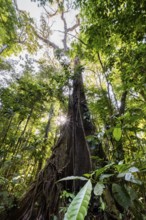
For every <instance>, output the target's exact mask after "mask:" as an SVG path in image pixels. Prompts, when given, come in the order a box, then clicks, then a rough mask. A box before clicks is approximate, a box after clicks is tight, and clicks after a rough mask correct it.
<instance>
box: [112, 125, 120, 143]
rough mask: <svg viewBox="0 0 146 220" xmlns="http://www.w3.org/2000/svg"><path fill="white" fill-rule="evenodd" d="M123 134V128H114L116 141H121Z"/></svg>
mask: <svg viewBox="0 0 146 220" xmlns="http://www.w3.org/2000/svg"><path fill="white" fill-rule="evenodd" d="M121 136H122V130H121V128H117V127H116V128H114V130H113V137H114V138H115V140H116V141H119V140H120V139H121Z"/></svg>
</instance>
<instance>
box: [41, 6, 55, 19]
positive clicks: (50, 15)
mask: <svg viewBox="0 0 146 220" xmlns="http://www.w3.org/2000/svg"><path fill="white" fill-rule="evenodd" d="M43 9H44V10H45V12H46V13H47V15H49V17H50V18H52V17H54V16H55V15H56V14H57V12H58V10H56V11H54V13H50V12H49V11H48V10H47V9H46V8H45V6H43ZM52 10H53V9H52Z"/></svg>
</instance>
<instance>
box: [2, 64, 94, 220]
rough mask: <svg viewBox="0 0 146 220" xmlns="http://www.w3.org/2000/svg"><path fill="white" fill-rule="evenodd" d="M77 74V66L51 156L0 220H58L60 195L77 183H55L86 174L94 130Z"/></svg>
mask: <svg viewBox="0 0 146 220" xmlns="http://www.w3.org/2000/svg"><path fill="white" fill-rule="evenodd" d="M81 72H82V68H81V66H80V65H77V67H76V68H75V74H74V81H73V93H72V95H71V96H70V98H69V107H68V119H67V122H66V124H65V125H64V127H63V129H62V131H61V135H60V138H59V140H58V142H57V144H56V146H54V148H53V149H52V156H51V157H50V158H49V159H48V161H47V163H46V166H45V167H44V169H43V170H41V171H40V173H39V174H38V177H37V179H36V181H35V182H34V183H33V184H32V185H31V187H30V189H29V191H28V192H27V193H26V194H25V195H24V197H23V198H22V200H21V201H20V202H19V204H18V207H19V208H16V209H15V210H14V209H13V210H10V212H9V213H7V216H6V217H5V218H3V219H5V220H6V219H7V220H12V219H15V220H16V219H17V220H46V219H51V216H53V215H56V216H58V219H62V217H61V216H60V214H59V210H58V208H59V204H60V193H61V191H62V190H63V189H70V190H72V191H76V190H78V189H79V188H80V187H81V183H80V181H78V182H72V181H69V182H59V183H57V181H58V180H59V179H61V178H63V177H66V176H72V175H75V176H81V175H83V174H84V173H89V172H90V170H91V159H90V151H89V147H88V143H87V141H86V136H87V135H92V134H93V133H94V132H95V128H94V126H93V124H92V122H91V120H90V115H89V110H88V108H87V103H86V99H85V94H84V87H83V80H82V73H81Z"/></svg>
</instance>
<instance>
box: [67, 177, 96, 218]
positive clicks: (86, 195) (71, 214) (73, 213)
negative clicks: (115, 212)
mask: <svg viewBox="0 0 146 220" xmlns="http://www.w3.org/2000/svg"><path fill="white" fill-rule="evenodd" d="M91 191H92V184H91V181H90V180H88V182H87V183H86V184H85V185H84V186H83V187H82V189H81V190H80V191H79V193H78V194H77V195H76V197H75V198H74V199H73V201H72V202H71V204H70V205H69V207H68V209H67V212H66V214H65V217H64V220H84V218H85V216H86V215H87V209H88V204H89V201H90V198H91Z"/></svg>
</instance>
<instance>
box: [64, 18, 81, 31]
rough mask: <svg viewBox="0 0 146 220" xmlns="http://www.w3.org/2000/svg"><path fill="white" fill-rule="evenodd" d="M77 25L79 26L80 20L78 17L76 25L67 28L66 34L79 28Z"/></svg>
mask: <svg viewBox="0 0 146 220" xmlns="http://www.w3.org/2000/svg"><path fill="white" fill-rule="evenodd" d="M79 25H80V19H79V18H78V16H76V24H75V25H73V26H72V27H70V28H67V32H69V31H74V30H75V29H76V28H77V27H79Z"/></svg>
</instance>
